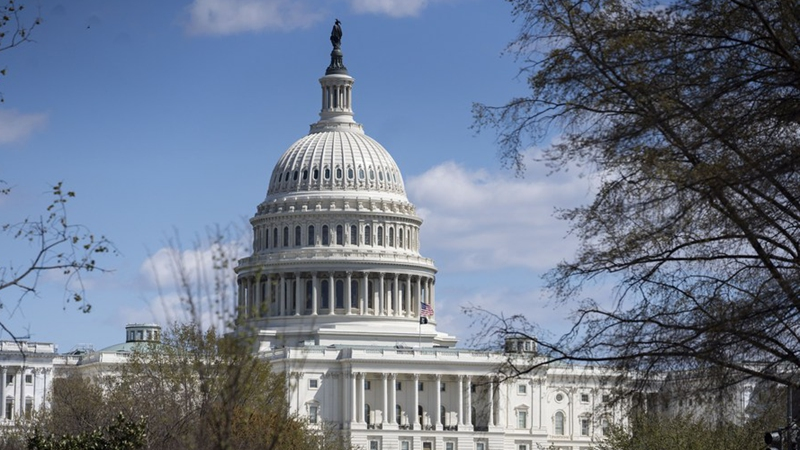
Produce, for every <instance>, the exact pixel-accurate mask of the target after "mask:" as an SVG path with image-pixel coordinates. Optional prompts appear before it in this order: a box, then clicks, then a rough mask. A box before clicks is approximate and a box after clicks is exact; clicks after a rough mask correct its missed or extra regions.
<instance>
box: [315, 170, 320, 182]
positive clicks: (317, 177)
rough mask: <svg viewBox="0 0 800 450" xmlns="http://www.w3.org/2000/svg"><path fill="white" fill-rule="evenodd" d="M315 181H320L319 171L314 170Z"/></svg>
mask: <svg viewBox="0 0 800 450" xmlns="http://www.w3.org/2000/svg"><path fill="white" fill-rule="evenodd" d="M314 179H315V180H319V169H317V168H314Z"/></svg>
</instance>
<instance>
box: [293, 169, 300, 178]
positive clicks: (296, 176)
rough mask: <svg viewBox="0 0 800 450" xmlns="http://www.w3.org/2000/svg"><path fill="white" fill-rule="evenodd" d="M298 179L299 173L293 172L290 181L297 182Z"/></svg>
mask: <svg viewBox="0 0 800 450" xmlns="http://www.w3.org/2000/svg"><path fill="white" fill-rule="evenodd" d="M299 177H300V172H299V171H297V170H295V171H294V177H293V178H292V180H293V181H297V179H298V178H299Z"/></svg>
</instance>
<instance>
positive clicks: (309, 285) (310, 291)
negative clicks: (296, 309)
mask: <svg viewBox="0 0 800 450" xmlns="http://www.w3.org/2000/svg"><path fill="white" fill-rule="evenodd" d="M313 295H314V281H312V280H308V281H306V311H310V310H311V307H312V306H313V304H312V301H313V297H312V296H313Z"/></svg>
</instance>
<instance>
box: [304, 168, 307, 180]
mask: <svg viewBox="0 0 800 450" xmlns="http://www.w3.org/2000/svg"><path fill="white" fill-rule="evenodd" d="M306 180H308V169H303V181H306Z"/></svg>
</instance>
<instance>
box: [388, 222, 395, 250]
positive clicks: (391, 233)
mask: <svg viewBox="0 0 800 450" xmlns="http://www.w3.org/2000/svg"><path fill="white" fill-rule="evenodd" d="M389 247H394V227H389Z"/></svg>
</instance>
